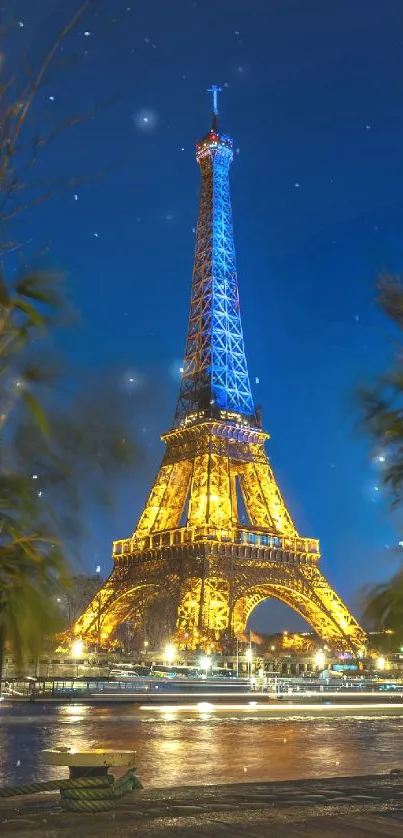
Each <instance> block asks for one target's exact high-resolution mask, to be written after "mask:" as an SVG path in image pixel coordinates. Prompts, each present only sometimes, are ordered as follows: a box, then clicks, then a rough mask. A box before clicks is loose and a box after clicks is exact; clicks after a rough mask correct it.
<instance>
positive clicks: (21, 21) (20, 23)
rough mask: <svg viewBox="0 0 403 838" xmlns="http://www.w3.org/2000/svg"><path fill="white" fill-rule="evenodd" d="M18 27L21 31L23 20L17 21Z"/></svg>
mask: <svg viewBox="0 0 403 838" xmlns="http://www.w3.org/2000/svg"><path fill="white" fill-rule="evenodd" d="M18 26H20V27H21V29H23V27H24V21H23V20H19V21H18Z"/></svg>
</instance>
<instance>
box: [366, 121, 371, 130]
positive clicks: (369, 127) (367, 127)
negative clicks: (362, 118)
mask: <svg viewBox="0 0 403 838" xmlns="http://www.w3.org/2000/svg"><path fill="white" fill-rule="evenodd" d="M365 130H366V131H370V130H371V125H369V123H368V124H367V125H366V126H365Z"/></svg>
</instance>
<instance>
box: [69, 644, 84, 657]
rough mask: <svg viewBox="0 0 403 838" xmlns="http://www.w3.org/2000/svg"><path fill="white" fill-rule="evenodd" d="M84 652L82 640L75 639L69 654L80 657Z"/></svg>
mask: <svg viewBox="0 0 403 838" xmlns="http://www.w3.org/2000/svg"><path fill="white" fill-rule="evenodd" d="M83 652H84V643H83V641H82V640H75V641H74V643H73V644H72V646H71V654H72V655H73V657H74V658H81V655H82V654H83Z"/></svg>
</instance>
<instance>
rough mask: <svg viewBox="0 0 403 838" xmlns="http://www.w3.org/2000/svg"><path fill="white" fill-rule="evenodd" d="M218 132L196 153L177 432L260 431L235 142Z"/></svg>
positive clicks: (215, 109) (213, 129)
mask: <svg viewBox="0 0 403 838" xmlns="http://www.w3.org/2000/svg"><path fill="white" fill-rule="evenodd" d="M219 90H220V89H219V88H218V87H216V86H214V87H213V88H211V92H212V94H213V119H212V127H211V130H210V131H209V133H208V134H206V136H205V137H203V139H201V140H200V141H199V142H198V143H197V146H196V159H197V162H198V164H199V166H200V172H201V188H200V199H199V214H198V220H197V230H196V248H195V258H194V267H193V280H192V292H191V303H190V315H189V326H188V335H187V343H186V350H185V358H184V362H183V372H182V380H181V388H180V394H179V400H178V405H177V409H176V414H175V425H176V426H178V425H182V424H184V423H188V422H190V421H195V420H196V421H197V420H200V419H204V418H221V419H227V420H238V421H239V420H241V421H242V420H245V421H246V422H247V423H248V424H252V425H254V424H256V416H255V406H254V403H253V397H252V392H251V387H250V383H249V375H248V368H247V363H246V356H245V348H244V341H243V334H242V325H241V314H240V307H239V294H238V281H237V269H236V258H235V247H234V232H233V226H232V209H231V197H230V186H229V168H230V165H231V162H232V159H233V141H232V139H231V138H230V137H227V136H226V135H225V134H223V133H222V132H221V131H219V129H218V107H217V96H218V92H219Z"/></svg>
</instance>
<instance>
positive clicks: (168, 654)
mask: <svg viewBox="0 0 403 838" xmlns="http://www.w3.org/2000/svg"><path fill="white" fill-rule="evenodd" d="M175 658H176V649H175V646H174V645H173V643H168V645H167V646H165V660H166V662H167V663H172V662H173V661H174V660H175Z"/></svg>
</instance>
